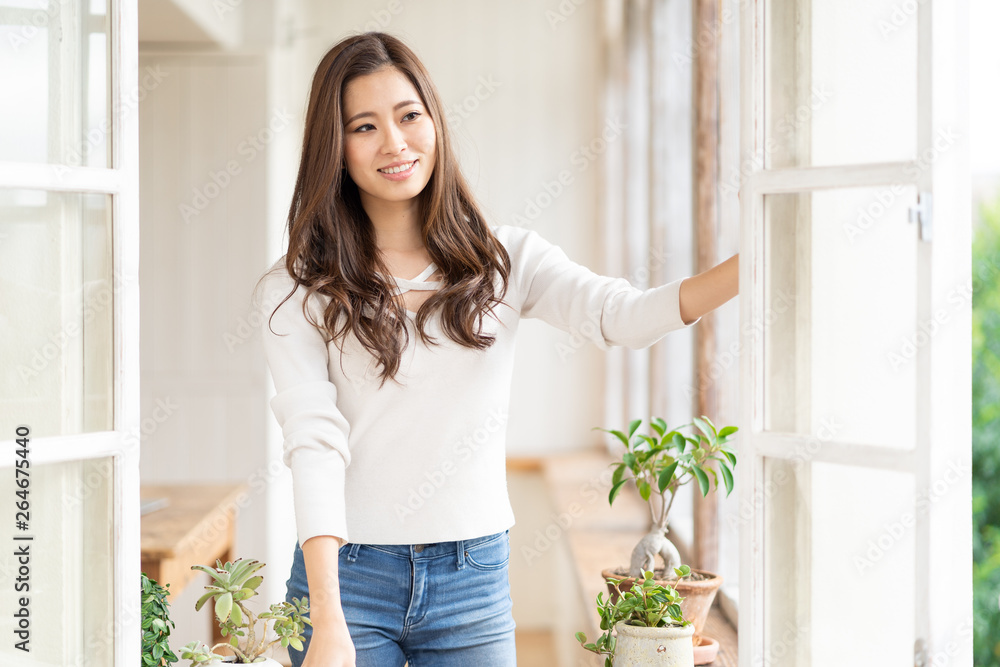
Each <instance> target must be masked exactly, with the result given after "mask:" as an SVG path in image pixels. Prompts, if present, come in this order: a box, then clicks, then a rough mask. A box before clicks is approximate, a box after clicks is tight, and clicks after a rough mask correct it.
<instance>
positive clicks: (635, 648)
mask: <svg viewBox="0 0 1000 667" xmlns="http://www.w3.org/2000/svg"><path fill="white" fill-rule="evenodd" d="M615 631H616V632H617V633H618V637H617V641H616V642H615V657H614V658H613V660H612V664H613V665H614V667H645V666H646V665H656V666H657V667H694V647H693V644H692V641H691V638H692V635H694V626H693V625H686V626H684V627H683V628H676V627H666V628H646V627H642V626H639V625H628V624H626V623H625V622H624V621H621V622H619V623H616V624H615Z"/></svg>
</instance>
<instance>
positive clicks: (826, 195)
mask: <svg viewBox="0 0 1000 667" xmlns="http://www.w3.org/2000/svg"><path fill="white" fill-rule="evenodd" d="M915 203H916V190H915V188H913V187H911V186H899V185H894V186H886V187H883V188H852V189H844V190H822V191H817V192H812V193H808V192H806V193H795V194H781V195H769V196H766V197H765V198H764V243H765V249H764V254H765V261H764V266H765V269H764V291H765V316H764V322H763V329H764V345H765V350H764V375H765V377H764V388H765V399H764V400H765V404H764V421H765V423H764V428H765V430H766V431H774V432H784V433H798V434H803V435H811V436H816V437H819V438H820V439H822V440H830V441H841V442H853V443H861V444H875V445H882V446H886V447H898V448H901V449H910V448H912V447H913V446H914V442H915V438H916V417H917V413H916V401H917V369H916V355H917V351H918V349H919V348H920V347H921V346H922V345H925V344H926V343H927V341H928V340H929V337H930V336H931V335H933V332H934V331H935V329H936V328H937V327H939V326H947V321H948V319H949V314H948V313H947V312H944V313H939V314H937V315H936V316H935V318H934V319H933V320H932V321H931V322H925V323H920V324H919V325H918V322H917V273H918V272H917V268H918V264H917V250H918V247H917V244H918V243H920V241H919V230H918V228H917V226H916V225H915V224H913V223H911V222H909V219H908V209H909V207H910V206H911V205H913V204H915ZM845 323H847V324H849V325H850V326H845Z"/></svg>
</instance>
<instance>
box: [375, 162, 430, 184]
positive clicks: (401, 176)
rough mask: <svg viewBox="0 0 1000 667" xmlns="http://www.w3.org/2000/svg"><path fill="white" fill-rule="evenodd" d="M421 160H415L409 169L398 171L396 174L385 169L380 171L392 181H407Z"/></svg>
mask: <svg viewBox="0 0 1000 667" xmlns="http://www.w3.org/2000/svg"><path fill="white" fill-rule="evenodd" d="M419 162H420V161H419V160H414V161H413V162H412V163H411V164H410V167H409V168H408V169H406V170H405V171H400V172H397V173H395V174H387V173H385V172H384V171H379V172H378V173H380V174H381V175H382V176H384V177H385V178H387V179H389V180H390V181H405V180H406V179H408V178H409V177H410V176H411V175H412V174H413V172H414V170H415V169H416V168H417V164H419Z"/></svg>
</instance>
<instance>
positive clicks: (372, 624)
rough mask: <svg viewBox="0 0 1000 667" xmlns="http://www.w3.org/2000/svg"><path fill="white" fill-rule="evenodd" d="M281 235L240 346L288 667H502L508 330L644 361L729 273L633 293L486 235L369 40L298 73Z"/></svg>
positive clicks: (547, 249) (411, 65)
mask: <svg viewBox="0 0 1000 667" xmlns="http://www.w3.org/2000/svg"><path fill="white" fill-rule="evenodd" d="M288 236H289V242H288V253H287V254H286V255H285V256H284V257H282V258H281V259H279V260H278V261H277V262H276V263H275V264H274V266H273V267H272V268H271V270H270V271H269V272H268V273H267V274H266V275H265V276H264V278H263V279H262V285H263V287H264V293H265V294H266V295H267V297H266V303H267V307H266V310H264V311H263V312H265V314H268V315H269V317H267V318H264V319H265V322H266V325H265V326H263V327H262V329H263V336H264V347H265V353H266V356H267V361H268V366H269V368H270V371H271V375H272V377H273V379H274V384H275V390H276V395H275V397H274V398H273V399H272V401H271V407H272V410H273V411H274V414H275V417H276V419H277V420H278V422H279V423H280V424H281V427H282V432H283V435H284V449H283V460H284V462H285V464H286V465H288V466H289V468H291V471H292V483H293V495H294V506H295V518H296V527H297V535H298V543H297V544H296V548H295V558H294V564H293V567H292V572H291V576H290V578H289V579H288V582H287V585H288V592H287V599H288V600H289V601H291V599H292V598H293V597H299V598H301V597H303V596H305V595H308V596H309V600H310V605H311V612H310V618H311V620H312V628H311V630H309V631H307V633H306V634H307V638H308V642H307V643H306V645H305V646H304V648H303V651H297V650H295V649H294V648H290V649H289V654H290V655H291V657H292V662H293V664H294V665H295V666H296V667H299V666H301V667H333V666H337V667H340V666H347V665H355V664H357V665H360V666H368V665H373V666H375V665H377V666H378V667H394V666H398V667H402V665H403V664H404V663H405V662H407V661H409V664H410V665H411V666H412V667H424V666H425V665H434V666H435V667H441V666H445V667H448V666H451V665H463V666H465V665H477V666H478V667H488V666H490V665H497V666H507V665H515V664H516V660H515V647H514V621H513V618H512V616H511V599H510V589H509V584H508V578H507V564H508V560H509V556H510V545H509V540H508V537H509V535H508V532H509V528H510V526H512V525H513V524H514V517H513V513H512V512H511V509H510V503H509V500H508V497H507V490H506V479H505V466H504V440H505V429H506V408H507V404H508V400H509V394H510V379H511V370H512V367H513V366H512V364H513V352H514V338H515V334H516V331H517V325H518V320H519V319H520V318H528V317H535V318H540V319H542V320H544V321H546V322H549V323H550V324H552V325H554V326H556V327H559V328H561V329H563V330H565V331H574V332H577V333H580V334H581V335H584V336H586V337H587V338H588V339H590V340H591V341H592V342H594V343H595V344H596V345H597V346H598V347H600V348H602V349H608V348H609V347H610V346H612V345H624V346H628V347H632V348H642V347H646V346H648V345H651V344H652V343H654V342H655V341H657V340H659V339H660V338H662V337H663V336H664V335H665V334H666V333H667V332H669V331H673V330H676V329H681V328H685V327H688V326H691V325H692V324H694V323H695V322H696V321H697V320H698V318H700V317H701V315H703V314H704V313H706V312H709V311H710V310H713V309H714V308H717V307H718V306H719V305H721V304H722V303H725V302H726V301H728V300H729V299H730V298H732V297H733V296H734V295H735V294H736V291H737V278H736V276H737V264H736V262H737V258H736V256H734V257H732V258H730V259H729V260H727V261H726V262H724V263H722V264H720V265H719V266H717V267H715V268H713V269H712V270H710V271H707V272H705V273H703V274H701V275H698V276H695V277H693V278H689V279H686V280H678V281H675V282H673V283H670V284H669V285H664V286H661V287H657V288H653V289H649V290H645V291H641V290H638V289H636V288H634V287H632V286H631V285H630V284H629V283H628V281H627V280H624V279H622V278H610V277H605V276H599V275H596V274H594V273H593V272H591V271H590V270H588V269H587V268H585V267H583V266H581V265H579V264H576V263H574V262H572V261H570V260H569V258H568V257H567V256H566V254H565V253H564V252H563V251H562V250H561V249H559V248H558V247H557V246H555V245H553V244H551V243H549V242H547V241H546V240H545V239H543V238H542V237H541V236H540V235H539V234H537V233H536V232H534V231H528V230H525V229H521V228H518V227H512V226H509V225H490V224H488V223H487V221H486V220H485V218H484V217H483V215H482V213H481V212H480V210H479V208H478V207H477V205H476V203H475V201H474V200H473V197H472V194H471V191H470V189H469V187H468V186H467V184H466V182H465V180H464V179H463V177H462V175H461V173H460V171H459V166H458V163H457V161H456V159H455V155H454V153H453V150H452V146H451V142H450V139H449V135H448V132H447V128H446V126H445V114H444V109H443V107H442V105H441V101H440V99H439V97H438V94H437V91H436V90H435V88H434V85H433V84H432V82H431V80H430V77H429V76H428V74H427V71H426V70H425V69H424V67H423V65H422V64H421V63H420V62H419V60H418V59H417V58H416V56H415V55H414V54H413V52H412V51H411V50H410V49H408V48H407V47H406V46H405V45H404V44H402V43H401V42H400V41H399V40H398V39H396V38H394V37H392V36H390V35H386V34H383V33H366V34H363V35H358V36H352V37H349V38H347V39H344V40H343V41H341V42H340V43H339V44H337V45H336V46H334V47H333V48H332V49H331V50H330V51H329V52H328V53H327V54H326V55H325V56H324V58H323V60H322V61H321V62H320V64H319V67H318V68H317V70H316V73H315V76H314V79H313V84H312V89H311V92H310V97H309V105H308V111H307V115H306V122H305V136H304V141H303V150H302V159H301V164H300V167H299V172H298V178H297V181H296V184H295V191H294V195H293V200H292V205H291V208H290V211H289V215H288ZM274 306H277V307H274ZM348 539H350V541H348Z"/></svg>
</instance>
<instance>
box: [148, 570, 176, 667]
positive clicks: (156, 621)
mask: <svg viewBox="0 0 1000 667" xmlns="http://www.w3.org/2000/svg"><path fill="white" fill-rule="evenodd" d="M141 574H142V664H143V667H153V666H154V665H155V666H156V667H169V665H172V664H174V663H175V662H177V656H176V655H174V653H173V651H171V650H170V643H169V642H168V638H169V637H170V626H174V627H176V625H174V622H173V621H172V620H170V611H169V609H168V607H169V606H170V603H168V602H167V596H168V595H169V591H168V590H167V589H166V588H164V587H163V586H161V585H160V584H158V583H157V582H156V580H155V579H150V578H149V577H148V576H146V573H145V572H142V573H141ZM169 587H170V584H167V588H169Z"/></svg>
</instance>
